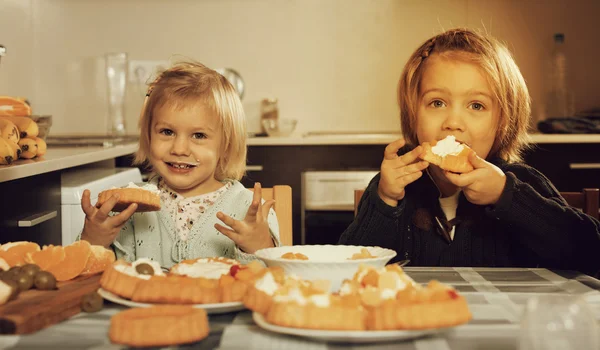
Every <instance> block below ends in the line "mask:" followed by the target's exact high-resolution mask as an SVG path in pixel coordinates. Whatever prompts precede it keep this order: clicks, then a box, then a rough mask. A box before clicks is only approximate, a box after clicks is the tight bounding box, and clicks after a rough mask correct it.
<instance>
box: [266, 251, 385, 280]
mask: <svg viewBox="0 0 600 350" xmlns="http://www.w3.org/2000/svg"><path fill="white" fill-rule="evenodd" d="M361 248H366V249H367V250H368V251H369V253H370V254H371V255H373V256H375V258H368V259H356V260H348V259H349V258H351V257H352V255H353V254H355V253H360V250H361ZM290 252H291V253H300V254H304V255H306V256H307V257H308V260H290V259H283V258H281V256H282V255H283V254H285V253H290ZM255 254H256V256H257V257H258V258H259V259H261V260H262V261H264V262H265V264H266V265H267V266H269V267H270V266H280V267H282V268H283V270H284V271H285V272H286V274H294V275H296V276H298V277H300V278H302V279H306V280H323V279H325V280H330V281H331V291H337V290H339V288H340V286H341V284H342V281H343V280H345V279H351V278H352V277H353V276H354V274H355V273H356V271H357V270H358V266H359V265H360V264H366V265H372V266H375V267H383V266H385V265H386V264H387V263H388V262H389V261H390V260H391V259H392V258H394V257H395V256H396V252H395V251H393V250H391V249H386V248H381V247H365V246H354V245H294V246H284V247H275V248H265V249H260V250H257V251H256V253H255Z"/></svg>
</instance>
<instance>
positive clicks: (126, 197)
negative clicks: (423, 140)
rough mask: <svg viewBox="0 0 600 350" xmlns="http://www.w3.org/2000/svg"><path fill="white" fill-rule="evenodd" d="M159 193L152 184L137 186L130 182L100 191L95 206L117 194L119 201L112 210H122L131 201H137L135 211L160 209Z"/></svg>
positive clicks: (99, 205) (131, 202)
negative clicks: (120, 186)
mask: <svg viewBox="0 0 600 350" xmlns="http://www.w3.org/2000/svg"><path fill="white" fill-rule="evenodd" d="M159 193H160V191H159V189H158V188H157V187H156V186H155V185H153V184H145V185H144V186H142V187H139V186H137V185H136V184H134V183H133V182H130V183H129V185H128V186H127V187H123V188H112V189H110V190H105V191H102V192H100V193H99V194H98V201H97V202H96V207H98V208H99V207H101V206H102V205H103V204H104V203H105V202H106V201H107V200H108V199H109V198H110V197H112V196H113V195H115V194H118V195H119V201H118V202H117V204H115V206H114V207H113V209H112V211H114V212H120V211H123V210H125V209H127V208H128V207H129V206H130V205H131V204H133V203H137V205H138V207H137V209H136V212H146V211H157V210H160V196H159Z"/></svg>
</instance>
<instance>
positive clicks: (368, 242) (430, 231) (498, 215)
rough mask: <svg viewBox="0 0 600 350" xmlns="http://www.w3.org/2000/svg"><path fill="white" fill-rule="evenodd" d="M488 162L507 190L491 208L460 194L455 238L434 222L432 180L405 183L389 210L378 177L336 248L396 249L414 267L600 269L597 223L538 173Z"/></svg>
mask: <svg viewBox="0 0 600 350" xmlns="http://www.w3.org/2000/svg"><path fill="white" fill-rule="evenodd" d="M491 162H492V163H494V164H496V165H497V166H498V167H499V168H500V169H502V171H504V173H505V174H506V186H505V188H504V191H503V193H502V195H501V197H500V199H499V201H498V203H496V204H495V205H490V206H480V205H475V204H472V203H470V202H469V201H468V200H467V199H466V197H465V196H464V195H463V194H462V193H461V194H460V196H459V202H458V208H457V213H456V215H457V220H456V221H457V222H458V224H456V231H455V233H454V239H453V240H452V241H448V240H447V239H445V238H444V236H443V235H441V234H440V233H439V232H440V227H441V226H440V225H439V224H438V222H437V220H436V217H437V218H438V219H440V220H441V221H442V223H444V222H446V221H445V215H444V213H443V211H442V210H441V208H440V204H439V200H438V198H439V195H440V193H439V191H438V189H437V187H436V186H435V184H434V183H433V181H432V180H431V178H430V177H429V176H427V175H424V176H422V177H421V178H419V179H418V180H417V181H415V182H414V183H412V184H410V185H409V186H407V187H406V194H405V197H404V198H403V199H402V200H401V201H399V202H398V206H396V207H391V206H389V205H387V204H386V203H384V202H383V201H382V200H381V199H380V198H379V196H378V194H377V187H378V185H379V176H380V175H379V174H378V175H377V176H375V177H374V178H373V179H372V180H371V182H370V184H369V186H368V188H367V190H366V191H365V193H364V195H363V197H362V199H361V201H360V203H359V208H358V214H357V216H356V218H355V220H354V222H353V223H352V224H351V225H350V226H349V227H348V228H347V229H346V231H344V233H343V234H342V236H341V237H340V240H339V243H340V244H351V245H364V246H373V245H374V246H380V247H385V248H390V249H394V250H395V251H396V252H397V253H398V255H397V256H396V258H395V259H394V260H393V261H397V260H401V259H410V260H411V263H410V265H411V266H455V267H459V266H471V267H486V266H488V267H544V268H557V269H574V270H579V271H582V272H586V273H590V274H595V273H596V272H597V271H598V270H600V222H598V220H596V219H594V218H592V217H590V216H588V215H585V214H583V213H582V212H581V211H579V210H576V209H573V208H571V207H569V206H568V205H567V204H566V202H565V200H564V199H563V198H562V197H561V196H560V194H559V193H558V191H557V190H556V188H555V187H554V186H553V185H552V183H551V182H550V181H549V180H548V179H547V178H546V177H545V176H544V175H543V174H541V173H540V172H539V171H537V170H536V169H534V168H532V167H530V166H527V165H524V164H518V163H506V162H504V161H501V160H494V161H491ZM442 225H443V224H442Z"/></svg>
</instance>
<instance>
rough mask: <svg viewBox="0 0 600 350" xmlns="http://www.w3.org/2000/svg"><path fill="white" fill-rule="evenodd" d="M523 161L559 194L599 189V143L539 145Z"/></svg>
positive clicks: (526, 154)
mask: <svg viewBox="0 0 600 350" xmlns="http://www.w3.org/2000/svg"><path fill="white" fill-rule="evenodd" d="M524 158H525V162H526V163H527V164H529V165H531V166H532V167H534V168H536V169H538V170H539V171H541V172H542V173H543V174H544V175H546V177H548V178H549V179H550V181H552V183H553V184H554V186H555V187H556V188H557V189H558V190H559V191H563V192H567V191H581V190H582V189H583V188H599V187H600V143H561V144H558V143H540V144H536V145H534V146H533V148H532V149H530V150H529V151H527V152H526V153H525V155H524Z"/></svg>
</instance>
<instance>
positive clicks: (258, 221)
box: [81, 62, 279, 268]
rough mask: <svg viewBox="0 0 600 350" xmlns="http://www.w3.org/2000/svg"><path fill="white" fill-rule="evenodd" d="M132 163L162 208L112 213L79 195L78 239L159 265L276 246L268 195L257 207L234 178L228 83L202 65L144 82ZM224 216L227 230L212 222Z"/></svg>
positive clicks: (241, 157) (237, 148)
mask: <svg viewBox="0 0 600 350" xmlns="http://www.w3.org/2000/svg"><path fill="white" fill-rule="evenodd" d="M146 96H147V97H146V101H145V102H144V106H143V107H142V113H141V116H140V121H139V126H140V129H141V132H140V147H139V150H138V151H137V153H136V156H135V160H134V163H135V164H137V165H142V164H143V165H148V166H150V167H151V169H152V172H153V175H154V176H152V177H151V179H150V181H149V183H150V184H152V185H155V186H156V187H157V188H158V190H159V191H160V199H161V210H160V211H158V212H147V213H136V212H135V211H136V204H132V205H130V207H129V208H127V209H126V210H124V211H123V212H121V213H120V214H118V215H111V214H110V212H111V210H112V208H113V207H114V205H115V204H116V203H117V201H118V198H116V197H114V196H113V198H111V199H110V200H108V201H106V202H105V203H104V204H103V205H102V206H101V207H100V208H96V207H94V206H92V205H91V203H90V193H89V191H87V190H86V191H85V192H84V194H83V196H82V202H81V205H82V208H83V210H84V212H85V214H86V219H85V226H84V229H83V232H82V234H81V239H84V240H87V241H89V242H90V243H93V244H100V245H103V246H105V247H109V246H112V247H113V249H114V250H115V252H116V254H117V257H118V258H124V259H126V260H128V261H133V260H136V259H138V258H141V257H147V258H151V259H153V260H156V261H158V262H159V263H160V264H161V266H163V267H167V268H168V267H171V266H172V265H174V264H176V263H178V262H180V261H182V260H185V259H192V258H197V257H212V256H223V257H229V258H235V259H238V260H240V261H243V262H244V261H247V260H251V259H253V258H254V255H252V254H253V253H254V252H255V251H256V250H258V249H261V248H266V247H272V246H274V245H279V226H278V224H277V217H276V216H275V213H274V211H273V210H272V206H273V204H274V201H273V200H269V201H266V202H264V203H262V200H261V190H260V184H256V185H255V188H254V193H252V191H250V190H248V189H246V188H244V186H243V185H242V184H241V183H240V182H239V180H240V179H241V178H242V176H243V175H244V172H245V168H246V120H245V115H244V110H243V107H242V104H241V101H240V99H239V97H238V95H237V93H236V91H235V89H234V88H233V86H232V85H231V84H230V83H229V82H228V81H227V80H226V79H225V78H224V77H223V76H222V75H220V74H219V73H217V72H215V71H214V70H212V69H209V68H207V67H205V66H203V65H202V64H199V63H194V62H181V63H178V64H176V65H174V66H173V67H171V68H170V69H167V70H166V71H164V72H163V73H162V74H161V75H160V76H159V77H158V78H157V79H156V80H155V81H154V82H153V83H152V84H151V85H150V87H149V89H148V94H147V95H146ZM220 222H223V223H224V224H225V225H227V226H228V227H226V226H223V225H221V224H220Z"/></svg>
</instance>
